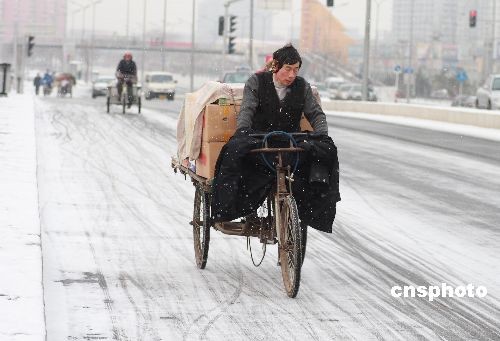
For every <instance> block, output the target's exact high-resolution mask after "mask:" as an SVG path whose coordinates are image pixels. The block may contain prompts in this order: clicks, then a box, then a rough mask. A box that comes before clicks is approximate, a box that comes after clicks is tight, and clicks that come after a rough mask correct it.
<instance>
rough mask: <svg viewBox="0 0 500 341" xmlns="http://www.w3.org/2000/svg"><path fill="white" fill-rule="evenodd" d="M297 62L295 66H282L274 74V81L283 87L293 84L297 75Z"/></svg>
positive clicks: (298, 67)
mask: <svg viewBox="0 0 500 341" xmlns="http://www.w3.org/2000/svg"><path fill="white" fill-rule="evenodd" d="M299 65H300V64H299V62H297V63H295V64H292V65H290V64H284V65H283V66H282V67H281V69H279V70H278V72H276V79H277V81H278V82H280V83H281V84H283V85H286V86H289V85H291V84H292V83H293V81H294V80H295V78H296V77H297V74H298V73H299V69H300V66H299Z"/></svg>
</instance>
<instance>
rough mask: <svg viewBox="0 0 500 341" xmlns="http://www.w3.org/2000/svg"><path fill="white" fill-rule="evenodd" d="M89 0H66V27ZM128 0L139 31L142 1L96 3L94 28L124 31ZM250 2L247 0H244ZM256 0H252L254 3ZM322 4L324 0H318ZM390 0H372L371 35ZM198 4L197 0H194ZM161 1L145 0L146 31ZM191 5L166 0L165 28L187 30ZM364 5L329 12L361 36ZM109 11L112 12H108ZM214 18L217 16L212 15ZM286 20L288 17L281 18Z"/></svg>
mask: <svg viewBox="0 0 500 341" xmlns="http://www.w3.org/2000/svg"><path fill="white" fill-rule="evenodd" d="M90 1H91V0H68V4H69V5H68V13H69V15H68V17H69V23H68V27H69V29H71V28H72V19H73V18H74V21H75V26H74V28H75V29H77V30H78V29H80V28H81V25H82V24H81V23H82V11H77V9H78V6H77V5H75V3H77V4H86V3H89V2H90ZM127 1H130V31H131V32H135V33H136V34H137V33H138V32H142V22H143V13H144V12H143V9H144V0H140V1H137V0H101V2H100V3H99V4H97V5H96V23H95V27H96V30H97V31H102V30H110V31H114V32H120V31H125V30H126V29H125V24H126V16H127V14H126V13H127ZM244 1H247V2H248V1H249V0H244ZM258 1H259V0H255V4H257V3H258ZM293 1H294V4H293V8H294V11H297V9H298V8H300V4H301V0H293ZM318 1H320V2H322V3H324V4H325V6H326V0H318ZM392 1H393V0H372V14H373V20H372V22H373V26H372V35H373V34H374V32H375V23H376V18H375V16H376V8H377V3H379V4H380V6H379V13H380V20H379V27H380V31H381V32H382V31H384V30H388V29H390V26H391V21H392V18H391V13H392V12H391V9H392ZM197 3H200V0H197ZM163 4H164V0H147V10H146V15H147V24H146V30H151V29H158V30H161V29H162V25H163ZM191 4H192V1H189V0H167V31H170V32H177V33H180V32H190V29H191V8H192V7H191ZM365 8H366V0H335V7H333V8H332V9H331V11H332V12H333V13H334V14H335V15H336V16H337V17H338V18H339V19H340V20H341V22H342V23H343V24H344V25H345V26H346V28H348V29H352V30H356V31H358V32H359V34H360V35H362V34H363V32H364V23H365ZM110 13H112V15H110ZM222 13H223V8H222V6H221V14H222ZM198 14H199V16H200V17H199V18H198V20H199V22H198V24H199V25H202V24H203V21H206V20H208V19H207V18H203V17H202V15H201V14H200V13H198ZM91 17H92V11H91V9H88V10H87V11H86V22H87V29H88V30H90V27H91V25H92V22H91ZM280 18H286V14H285V12H284V13H283V14H282V15H281V16H280ZM299 18H300V17H299V15H298V13H297V14H296V19H295V20H297V21H298V20H299ZM214 20H216V18H214ZM284 20H287V19H284Z"/></svg>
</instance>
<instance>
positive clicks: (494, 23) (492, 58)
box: [490, 0, 498, 74]
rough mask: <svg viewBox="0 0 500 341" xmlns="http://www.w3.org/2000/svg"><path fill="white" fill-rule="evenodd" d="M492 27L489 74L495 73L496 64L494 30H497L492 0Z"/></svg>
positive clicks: (495, 5) (495, 13) (494, 4)
mask: <svg viewBox="0 0 500 341" xmlns="http://www.w3.org/2000/svg"><path fill="white" fill-rule="evenodd" d="M492 15H493V27H492V32H491V33H492V34H491V54H490V58H491V63H490V74H492V73H495V71H496V69H495V64H496V58H497V55H498V51H497V46H496V41H495V39H496V28H497V2H496V0H493V12H492Z"/></svg>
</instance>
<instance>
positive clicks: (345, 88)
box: [335, 83, 377, 102]
mask: <svg viewBox="0 0 500 341" xmlns="http://www.w3.org/2000/svg"><path fill="white" fill-rule="evenodd" d="M361 89H362V86H361V84H358V83H347V84H342V85H341V86H340V87H339V89H338V92H337V96H336V97H335V98H336V99H342V100H351V101H361V99H362V97H363V95H362V90H361ZM368 100H369V101H373V102H376V101H377V95H376V94H375V91H374V90H373V88H372V87H371V86H368Z"/></svg>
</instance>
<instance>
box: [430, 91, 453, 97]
mask: <svg viewBox="0 0 500 341" xmlns="http://www.w3.org/2000/svg"><path fill="white" fill-rule="evenodd" d="M431 98H436V99H447V98H450V94H449V93H448V90H446V89H438V90H434V91H433V92H431Z"/></svg>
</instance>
